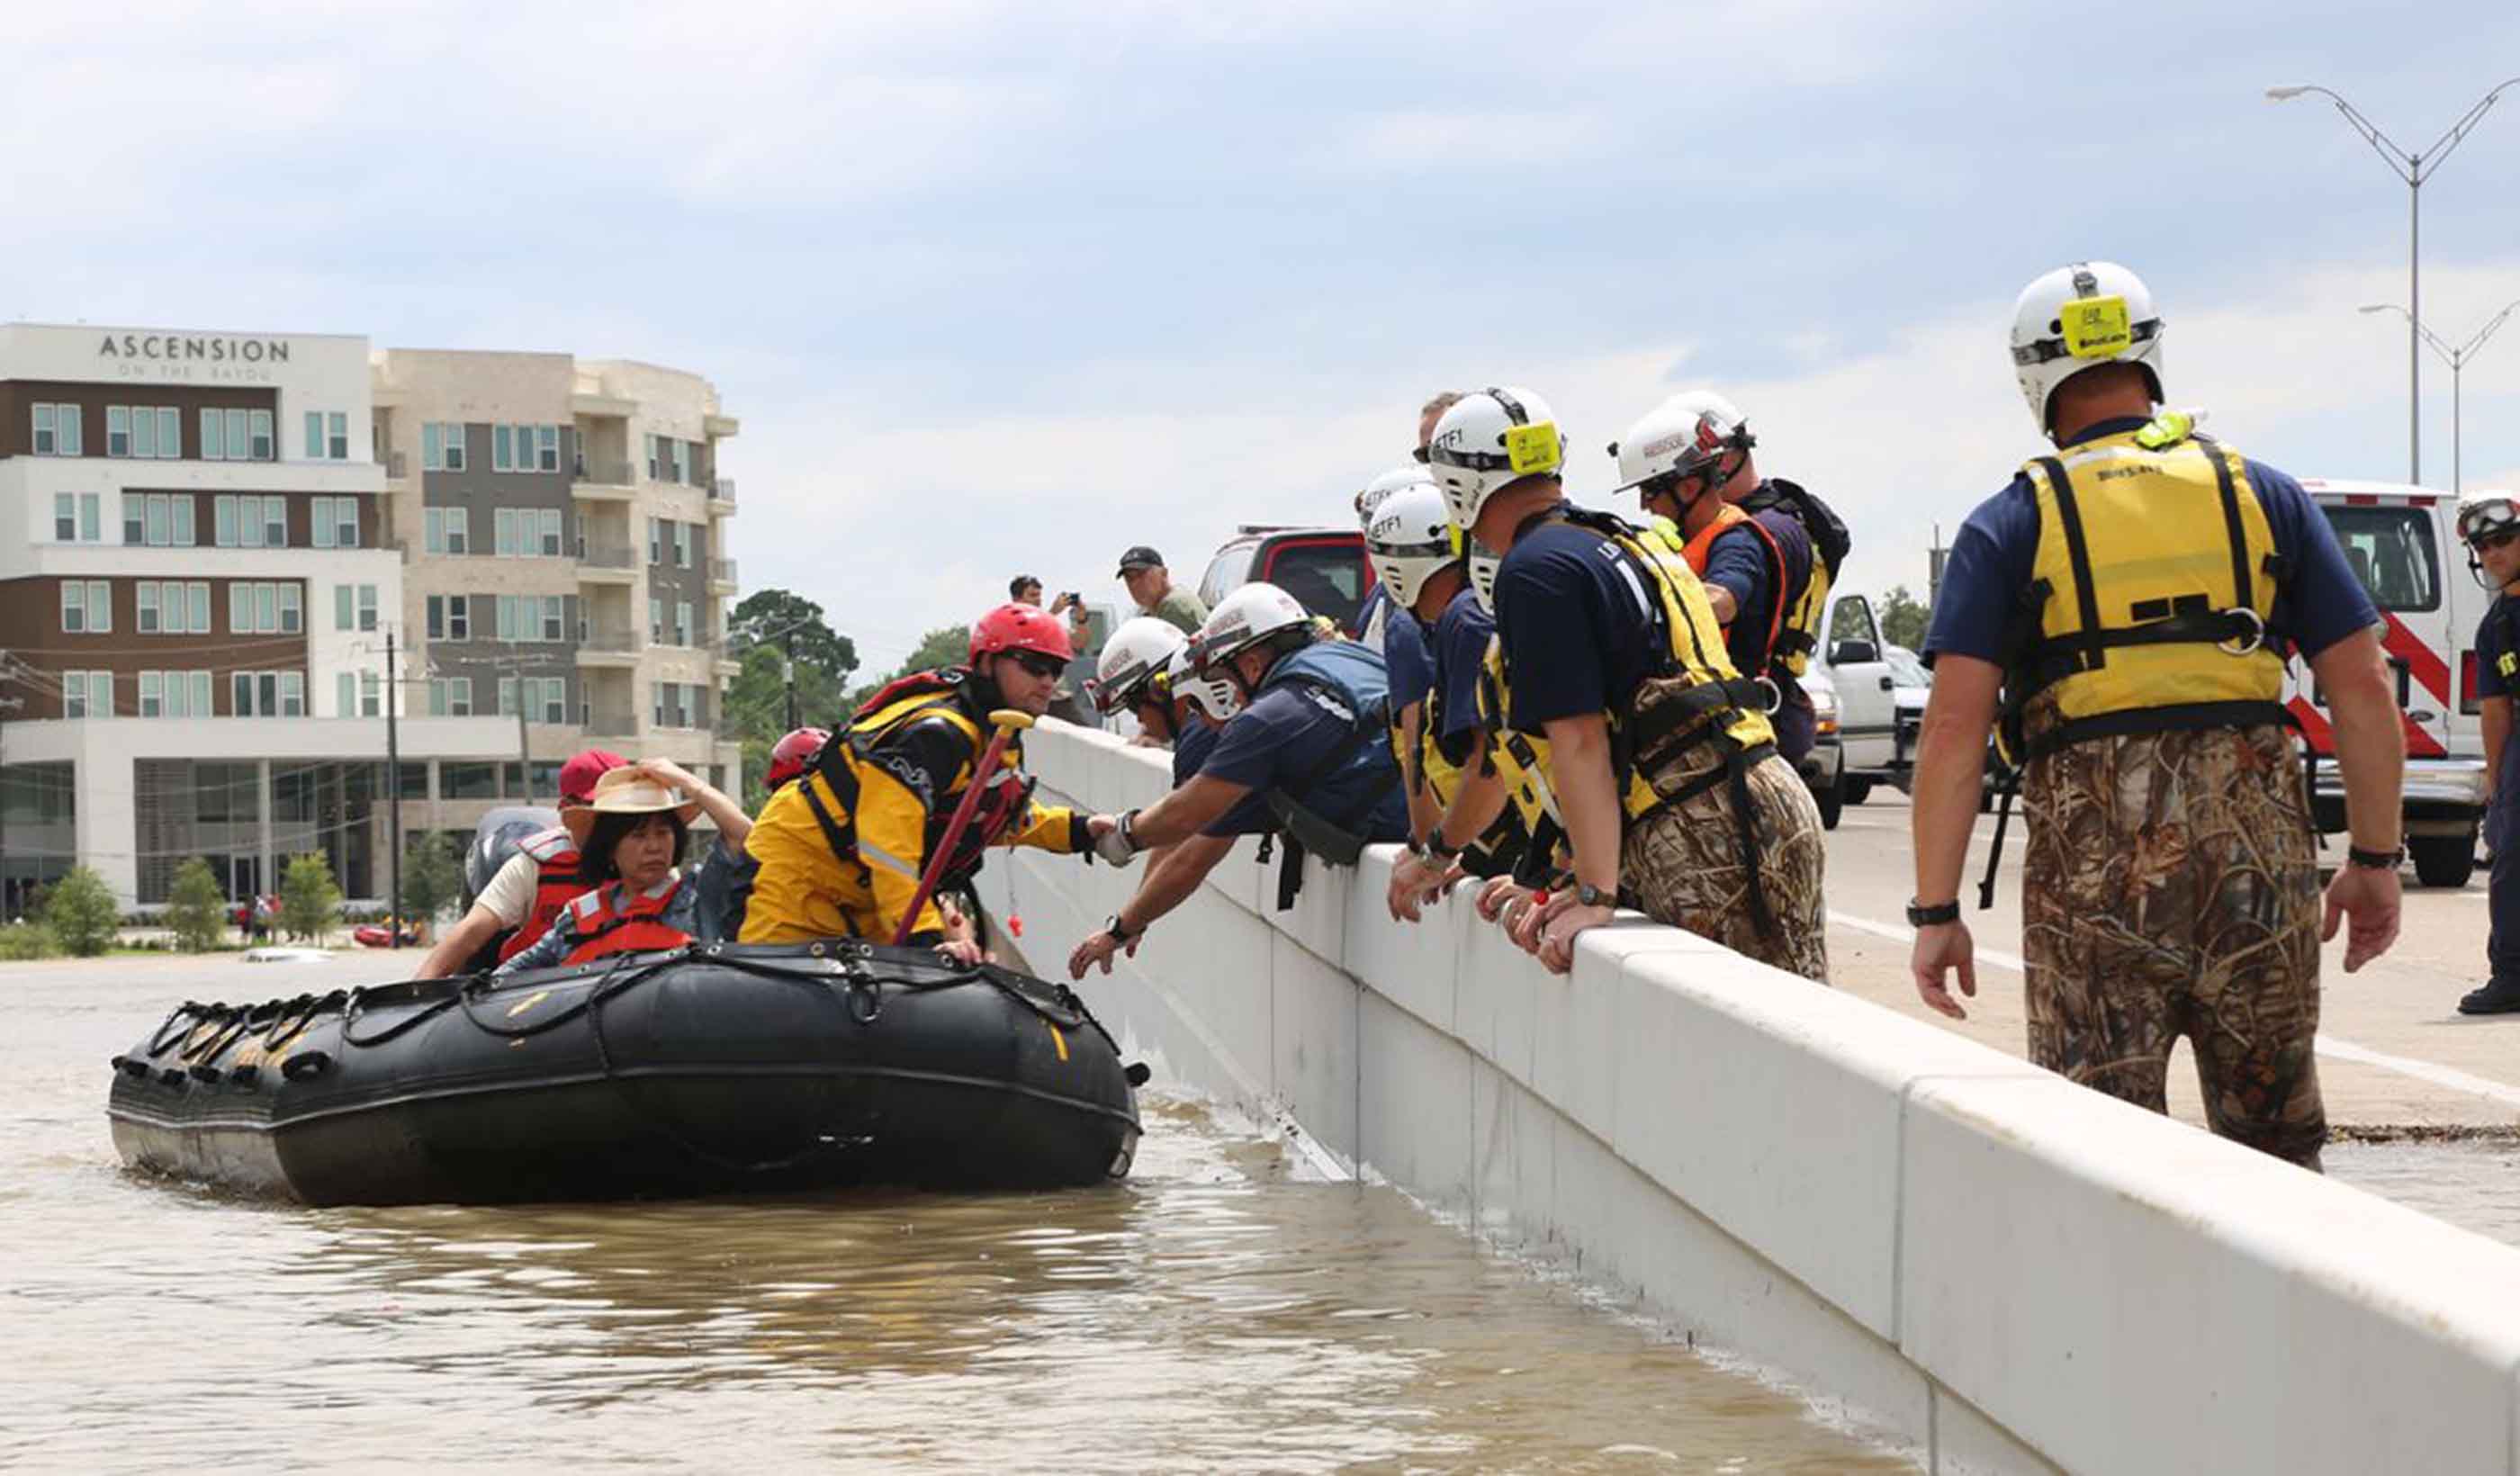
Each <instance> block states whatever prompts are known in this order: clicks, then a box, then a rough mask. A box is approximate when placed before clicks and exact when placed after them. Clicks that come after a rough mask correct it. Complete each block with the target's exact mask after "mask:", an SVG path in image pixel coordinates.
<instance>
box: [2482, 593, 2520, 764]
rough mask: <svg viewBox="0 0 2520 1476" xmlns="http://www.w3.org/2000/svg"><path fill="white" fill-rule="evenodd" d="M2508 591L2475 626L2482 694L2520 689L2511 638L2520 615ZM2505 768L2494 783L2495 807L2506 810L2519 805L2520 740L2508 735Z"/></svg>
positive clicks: (2518, 657) (2519, 653)
mask: <svg viewBox="0 0 2520 1476" xmlns="http://www.w3.org/2000/svg"><path fill="white" fill-rule="evenodd" d="M2513 604H2514V602H2513V601H2512V598H2511V597H2510V596H2509V595H2498V596H2496V597H2495V600H2494V603H2493V604H2489V605H2487V606H2486V607H2485V618H2484V619H2483V620H2480V621H2478V622H2477V626H2476V694H2477V695H2478V696H2479V697H2503V698H2508V697H2510V696H2512V695H2513V694H2514V693H2520V649H2515V646H2514V643H2513V641H2512V639H2511V627H2512V621H2513V618H2514V617H2515V616H2520V610H2515V609H2514V608H2513ZM2501 770H2502V772H2501V773H2500V774H2498V776H2496V778H2495V783H2494V807H2495V808H2496V809H2498V810H2507V809H2510V808H2513V807H2515V806H2520V740H2512V739H2506V740H2505V741H2504V742H2503V744H2502V765H2501Z"/></svg>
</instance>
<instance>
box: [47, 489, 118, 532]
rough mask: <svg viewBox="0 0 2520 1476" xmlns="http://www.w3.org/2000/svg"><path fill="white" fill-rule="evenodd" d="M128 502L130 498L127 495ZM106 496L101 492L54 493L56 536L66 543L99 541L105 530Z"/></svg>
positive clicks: (54, 530) (54, 527)
mask: <svg viewBox="0 0 2520 1476" xmlns="http://www.w3.org/2000/svg"><path fill="white" fill-rule="evenodd" d="M123 500H124V502H125V503H126V504H128V503H129V501H130V499H129V497H128V496H125V498H124V499H123ZM104 517H105V497H104V494H102V493H98V492H56V493H54V494H53V536H54V537H55V538H57V539H59V540H61V541H62V542H64V543H97V542H100V541H101V540H102V536H103V533H104V526H103V524H104Z"/></svg>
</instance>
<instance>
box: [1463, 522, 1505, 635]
mask: <svg viewBox="0 0 2520 1476" xmlns="http://www.w3.org/2000/svg"><path fill="white" fill-rule="evenodd" d="M1462 540H1463V543H1464V544H1466V545H1467V548H1468V552H1467V553H1465V554H1464V555H1463V559H1462V561H1463V563H1466V564H1468V565H1469V567H1470V596H1471V598H1472V599H1475V600H1476V601H1478V602H1479V608H1481V609H1483V610H1486V611H1487V612H1488V614H1489V615H1490V616H1491V617H1493V616H1494V615H1495V614H1496V582H1497V570H1498V569H1500V568H1502V567H1504V565H1505V560H1504V559H1501V558H1499V557H1497V555H1496V554H1495V553H1493V552H1491V551H1490V550H1489V548H1488V546H1487V545H1486V544H1483V543H1481V542H1479V541H1478V540H1477V539H1475V538H1472V537H1471V536H1470V535H1469V534H1467V533H1464V534H1463V535H1462Z"/></svg>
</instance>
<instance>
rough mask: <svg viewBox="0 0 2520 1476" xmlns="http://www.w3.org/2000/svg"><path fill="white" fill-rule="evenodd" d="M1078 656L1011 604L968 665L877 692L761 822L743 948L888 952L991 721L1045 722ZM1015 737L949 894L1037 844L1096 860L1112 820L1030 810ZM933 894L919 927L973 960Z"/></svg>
mask: <svg viewBox="0 0 2520 1476" xmlns="http://www.w3.org/2000/svg"><path fill="white" fill-rule="evenodd" d="M1072 657H1073V650H1072V649H1071V648H1070V647H1069V645H1068V642H1067V632H1066V631H1065V630H1063V629H1061V628H1060V626H1059V623H1058V622H1057V620H1055V619H1053V618H1052V617H1051V616H1050V615H1048V614H1046V613H1044V612H1043V611H1042V610H1040V609H1039V608H1037V607H1035V606H1033V605H1029V604H1005V605H1001V606H999V607H998V608H996V609H994V610H991V611H990V612H989V613H988V614H986V615H984V616H982V617H981V618H980V620H979V623H977V624H976V625H974V626H972V627H971V658H970V664H969V666H967V667H949V668H947V669H945V670H942V671H933V672H921V673H918V674H916V675H914V676H909V677H904V678H902V679H901V680H900V681H898V682H895V683H893V684H892V685H891V686H890V687H887V688H885V689H884V690H883V691H882V692H879V693H877V694H876V695H875V696H874V697H873V698H872V699H870V700H869V701H868V702H867V704H866V705H865V706H864V707H862V708H860V709H859V711H858V714H857V716H856V717H855V718H854V719H852V720H851V722H850V724H849V726H848V727H847V728H846V729H845V730H843V731H842V732H840V733H838V734H835V735H833V736H832V740H831V741H830V742H828V743H826V744H825V745H824V746H823V751H822V753H821V755H820V756H819V757H818V758H817V760H816V761H815V764H814V767H813V769H812V770H811V771H810V772H809V773H807V774H806V775H805V776H804V777H803V778H802V779H799V780H798V781H797V782H796V783H791V784H788V785H787V786H786V787H785V788H782V789H781V790H780V791H779V792H778V793H776V794H773V795H772V796H771V797H770V802H769V803H768V804H767V805H764V806H763V807H762V811H761V815H760V818H759V819H757V820H755V821H754V822H753V826H752V833H751V835H750V837H749V838H748V839H747V840H746V842H745V850H746V852H747V853H748V854H749V855H750V856H751V857H752V859H753V860H754V861H755V862H757V863H758V864H759V867H760V871H759V874H758V875H757V876H756V877H755V879H754V881H753V887H752V897H751V901H750V903H749V904H748V906H747V907H746V910H745V913H744V919H743V933H742V941H743V942H746V943H797V942H805V941H808V940H812V939H818V938H866V939H871V940H873V941H876V942H882V943H888V942H890V941H891V940H892V935H893V933H894V931H895V929H896V928H897V927H898V926H899V924H900V920H901V917H902V916H903V914H904V913H905V912H907V911H908V909H909V907H910V901H911V898H912V897H913V896H914V895H916V894H917V892H918V889H919V883H920V878H921V877H922V875H923V874H924V873H925V872H926V871H927V869H928V867H929V865H930V862H931V861H932V860H933V851H934V848H935V847H936V846H937V845H938V844H940V843H941V842H942V841H943V839H944V832H945V828H946V826H947V824H948V822H949V821H950V819H951V818H952V816H953V813H954V810H955V807H956V806H957V805H959V804H960V803H961V802H962V799H963V795H964V792H965V790H967V788H969V786H970V784H971V783H972V781H973V779H974V774H973V770H974V769H975V768H976V766H977V765H978V763H979V760H980V756H981V753H982V751H983V750H984V749H985V748H986V747H987V746H988V741H989V738H990V736H991V731H992V730H991V727H990V724H989V713H990V712H991V711H992V710H994V709H997V708H1001V707H1011V708H1014V709H1016V710H1019V711H1022V712H1026V713H1030V714H1032V715H1034V716H1036V717H1038V716H1040V715H1041V713H1042V712H1043V710H1044V709H1046V708H1047V707H1048V706H1049V705H1050V700H1051V697H1052V694H1053V693H1055V692H1056V691H1057V687H1058V679H1059V677H1060V676H1061V675H1062V674H1063V673H1064V672H1065V671H1066V669H1067V663H1068V662H1069V660H1070V659H1072ZM1022 756H1023V754H1022V747H1021V743H1020V741H1019V739H1011V740H1010V741H1009V742H1008V744H1007V748H1006V752H1005V755H1004V758H1003V760H1002V762H1001V766H1000V768H999V770H998V772H997V774H996V775H994V776H992V777H991V779H990V781H989V783H987V785H986V786H985V787H984V789H983V790H982V794H981V798H980V801H979V803H978V804H977V806H976V807H975V809H974V810H973V813H972V819H971V822H970V824H969V826H968V827H967V829H966V830H965V832H964V834H963V836H962V838H961V839H960V840H958V842H957V843H956V846H955V851H954V854H953V855H952V856H950V857H948V858H946V861H945V864H944V870H943V874H942V879H941V881H940V886H952V885H955V884H957V883H959V882H961V881H964V880H967V879H968V877H969V875H970V873H971V872H975V871H977V870H978V869H979V864H980V850H981V848H982V847H984V846H988V845H1027V846H1037V847H1039V848H1041V849H1042V850H1046V851H1057V852H1062V853H1075V854H1079V855H1082V856H1086V857H1090V856H1091V855H1092V847H1093V844H1094V840H1095V838H1096V837H1098V836H1100V835H1102V833H1103V832H1104V831H1106V830H1108V829H1110V828H1111V826H1112V821H1111V818H1110V817H1109V816H1107V815H1095V816H1088V815H1084V814H1080V813H1078V812H1076V811H1073V810H1069V809H1066V808H1064V807H1060V806H1049V805H1037V804H1034V803H1033V802H1032V784H1031V783H1030V782H1029V781H1028V780H1026V779H1025V778H1024V777H1023V775H1022V773H1021V770H1020V768H1019V765H1020V762H1021V760H1022ZM945 928H946V920H945V918H944V917H943V915H942V914H941V913H940V912H939V910H938V909H937V906H936V902H935V900H934V898H933V896H932V895H931V896H930V898H929V899H928V900H927V901H926V902H925V903H923V904H922V906H921V908H920V911H919V915H918V917H917V918H916V919H915V920H914V922H913V926H912V929H911V935H910V936H911V939H912V941H914V942H930V943H935V944H936V945H937V949H938V951H939V952H940V953H944V954H946V955H948V956H949V957H952V958H954V959H957V960H960V961H961V962H966V963H974V962H980V960H981V958H982V953H981V949H980V945H979V944H978V943H977V942H976V941H973V940H967V939H952V940H948V939H946V937H945Z"/></svg>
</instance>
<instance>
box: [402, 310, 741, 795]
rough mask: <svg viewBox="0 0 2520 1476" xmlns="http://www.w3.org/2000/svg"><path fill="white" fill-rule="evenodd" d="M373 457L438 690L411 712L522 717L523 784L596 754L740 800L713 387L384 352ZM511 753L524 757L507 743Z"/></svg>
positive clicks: (630, 370) (511, 359) (462, 790)
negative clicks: (650, 763)
mask: <svg viewBox="0 0 2520 1476" xmlns="http://www.w3.org/2000/svg"><path fill="white" fill-rule="evenodd" d="M371 414H372V416H373V425H374V444H375V445H376V447H377V453H378V456H379V459H380V460H381V461H382V463H383V465H384V470H385V484H384V485H385V495H386V503H387V514H386V516H387V523H388V526H389V527H390V528H391V529H392V536H393V538H394V540H395V542H396V543H397V544H398V545H399V546H400V548H401V549H402V551H403V553H404V557H405V559H407V563H406V564H405V567H404V579H403V585H402V602H401V610H400V618H401V621H402V625H403V628H404V629H405V630H407V631H409V632H411V633H412V637H413V642H414V645H415V646H416V648H417V649H419V650H420V652H421V653H422V654H421V659H422V662H423V665H424V669H425V671H426V674H427V675H426V681H425V685H423V686H419V687H416V688H415V689H414V691H413V697H412V706H413V710H414V711H416V712H422V713H426V714H427V715H429V716H432V717H443V718H456V717H464V716H475V717H477V716H480V715H482V714H485V713H486V714H491V715H494V716H497V717H500V718H503V719H505V720H506V721H507V722H508V723H509V724H510V726H511V728H512V730H513V729H514V728H515V726H516V725H517V718H518V715H519V713H521V715H522V717H523V720H524V721H523V730H524V738H523V743H524V746H525V748H526V750H527V753H528V755H529V756H528V758H527V759H526V761H525V762H526V763H527V764H528V765H529V767H528V768H527V770H526V774H527V776H528V777H529V778H532V777H541V778H542V779H543V783H539V784H538V785H537V788H536V793H537V797H538V798H539V799H540V800H541V801H542V802H544V803H548V802H550V800H551V798H552V793H551V787H550V783H549V782H548V776H549V775H550V774H552V773H553V772H554V771H556V769H557V766H558V765H559V763H560V761H561V760H562V759H564V758H566V757H567V756H568V755H569V754H570V753H573V752H575V751H577V750H578V749H579V748H582V747H585V746H587V745H589V744H597V745H601V746H604V747H608V748H612V749H614V750H616V751H618V752H621V753H624V754H628V755H631V756H634V757H635V756H655V757H665V758H671V759H673V760H674V761H675V762H677V763H680V764H683V765H684V766H686V767H688V768H690V769H691V770H692V771H693V772H695V773H697V774H701V775H703V776H706V777H708V778H709V779H711V780H712V782H715V783H728V782H731V781H732V780H733V779H734V777H735V776H736V774H737V766H738V765H739V764H740V763H741V762H742V747H741V745H740V744H738V743H735V742H732V741H728V742H720V741H719V740H718V739H717V737H716V734H715V727H716V723H717V714H718V707H719V690H720V688H721V687H722V685H723V684H724V682H725V680H726V679H727V678H729V677H731V676H733V675H734V674H735V672H736V670H737V669H738V664H737V663H736V662H734V661H732V660H730V659H728V658H727V656H726V649H725V611H724V602H725V600H726V598H727V597H729V596H731V595H733V594H735V593H736V588H737V586H736V571H735V563H734V560H732V559H728V558H726V557H725V555H724V552H723V551H724V547H725V539H724V529H725V526H726V519H728V518H729V517H732V516H733V515H734V514H735V483H734V482H733V480H731V479H729V478H726V477H722V476H720V475H719V474H718V470H717V468H718V447H719V443H720V442H721V441H723V440H725V439H727V438H728V437H731V436H733V435H734V434H735V433H736V432H737V430H738V428H739V427H738V424H737V422H736V421H735V420H734V419H733V418H731V417H729V416H726V415H724V414H723V413H721V410H720V407H719V404H718V399H717V392H716V390H715V389H714V388H713V387H712V386H711V385H710V384H709V382H708V381H707V380H704V379H702V378H700V377H699V376H697V375H694V374H687V373H684V372H682V371H679V370H672V369H660V368H657V367H655V366H652V365H647V364H636V363H628V362H621V361H606V360H579V359H575V358H573V357H571V356H569V355H567V354H546V353H489V352H458V351H440V350H430V349H388V350H384V351H382V352H380V353H378V354H377V355H376V356H375V364H374V375H373V379H372V410H371ZM510 746H511V751H514V750H515V746H516V745H515V743H514V742H512V743H511V745H510ZM515 802H516V796H515V795H513V794H511V793H508V792H507V791H506V786H504V785H503V786H502V787H501V791H500V792H498V793H495V794H493V793H485V792H482V790H481V786H480V785H479V784H478V783H467V784H464V785H457V786H450V785H446V784H443V783H441V784H440V785H439V787H438V789H437V790H436V791H434V792H433V794H432V796H431V802H430V804H429V805H428V806H427V809H426V812H425V813H423V814H419V815H415V816H414V817H413V819H414V820H415V822H416V823H419V824H421V825H424V826H425V827H430V828H441V829H450V830H458V831H469V830H470V829H471V827H472V825H473V824H474V823H475V822H476V821H477V820H478V819H479V818H480V815H481V814H482V813H483V812H485V811H487V810H488V809H490V808H492V807H493V806H494V805H496V804H499V803H515Z"/></svg>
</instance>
